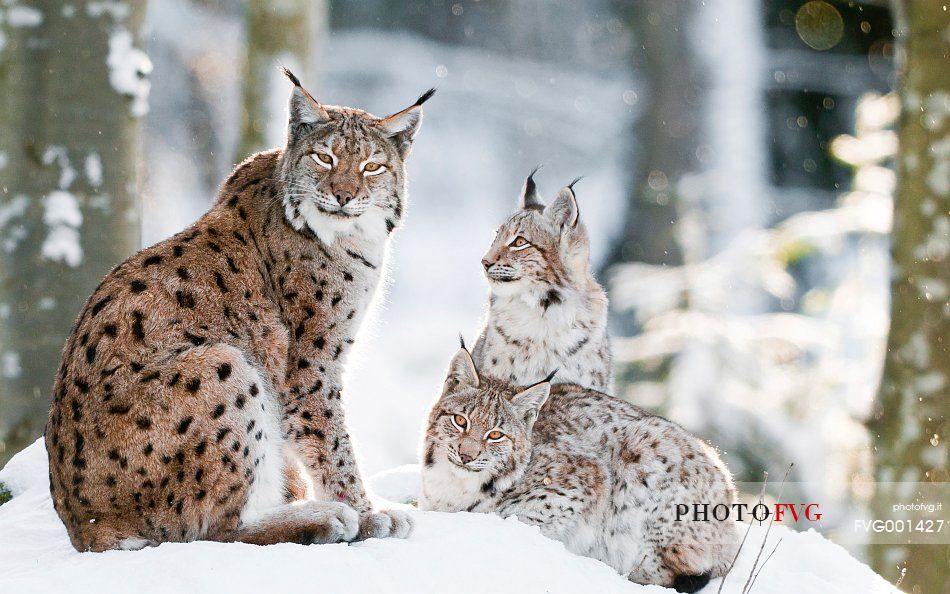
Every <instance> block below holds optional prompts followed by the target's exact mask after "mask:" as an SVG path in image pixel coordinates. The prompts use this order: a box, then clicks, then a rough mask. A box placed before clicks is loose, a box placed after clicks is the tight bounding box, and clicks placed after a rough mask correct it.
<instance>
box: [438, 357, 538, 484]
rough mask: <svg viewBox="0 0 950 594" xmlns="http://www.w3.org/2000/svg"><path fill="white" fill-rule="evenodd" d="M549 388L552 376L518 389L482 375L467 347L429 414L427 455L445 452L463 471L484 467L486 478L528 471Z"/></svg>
mask: <svg viewBox="0 0 950 594" xmlns="http://www.w3.org/2000/svg"><path fill="white" fill-rule="evenodd" d="M549 391H550V384H549V383H548V382H547V381H544V382H541V383H539V384H536V385H534V386H531V387H530V388H528V389H526V390H524V391H522V392H517V393H516V390H512V389H511V388H509V387H508V386H505V385H503V384H500V383H496V382H493V381H489V380H483V379H480V378H479V377H478V373H477V372H476V371H475V364H474V363H473V362H472V358H471V356H470V355H469V353H468V351H467V350H466V349H465V348H462V349H461V350H460V351H459V352H458V353H457V354H456V355H455V358H454V359H453V360H452V364H451V366H450V368H449V374H448V377H447V378H446V380H445V387H444V389H443V393H442V397H441V398H440V399H439V401H438V403H437V404H436V405H435V407H434V408H433V409H432V413H431V414H430V416H429V428H428V431H427V432H426V449H427V453H426V457H427V459H429V460H435V458H437V457H438V458H439V459H442V458H444V459H446V460H447V461H448V462H450V463H451V464H453V465H454V467H455V470H456V472H457V473H484V475H485V480H489V479H492V478H495V477H500V476H507V475H515V474H517V473H519V472H521V471H523V469H524V467H525V465H526V464H527V463H528V460H529V458H530V457H531V429H532V427H533V426H534V421H535V419H536V418H537V414H538V410H539V409H540V408H541V406H542V405H543V404H544V401H545V400H546V399H547V397H548V393H549ZM427 462H428V460H427Z"/></svg>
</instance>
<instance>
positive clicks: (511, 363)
mask: <svg viewBox="0 0 950 594" xmlns="http://www.w3.org/2000/svg"><path fill="white" fill-rule="evenodd" d="M533 176H534V173H532V174H531V175H529V176H528V178H527V179H526V180H525V183H524V188H523V190H522V192H521V198H520V200H519V203H518V211H517V212H515V214H514V215H512V216H511V218H509V219H508V220H507V221H506V222H505V223H504V224H503V225H502V226H501V227H500V228H499V229H498V234H497V235H496V236H495V240H494V242H492V245H491V248H490V249H489V250H488V253H487V254H485V258H484V259H482V265H483V266H484V267H485V275H486V276H487V277H488V283H489V285H490V286H491V299H490V302H489V308H488V321H487V323H486V324H485V328H484V329H483V330H482V333H481V335H480V336H479V337H478V340H477V341H476V342H475V348H474V350H473V351H472V355H473V356H474V357H475V362H476V363H477V364H478V368H479V369H480V370H481V371H482V372H483V373H485V374H487V375H490V376H492V377H497V378H499V379H503V380H505V381H508V382H511V383H513V384H516V385H524V384H528V383H530V382H532V381H535V380H536V379H537V378H539V377H544V375H545V374H547V373H548V372H549V371H551V370H552V369H555V368H557V369H558V370H559V371H558V377H559V378H560V379H562V380H563V381H565V382H571V383H575V384H578V385H581V386H584V387H588V388H592V389H594V390H601V391H603V392H610V391H611V387H612V384H613V381H612V374H611V372H610V343H609V342H608V339H607V295H606V293H604V290H603V288H601V286H600V285H599V284H597V281H596V280H594V276H593V275H592V274H591V271H590V242H589V241H588V238H587V230H586V229H585V228H584V225H583V223H581V222H580V220H579V216H578V214H579V213H578V210H577V200H576V198H575V196H574V190H573V188H572V187H571V186H568V187H566V188H564V189H562V190H561V191H560V192H558V195H557V197H556V198H555V199H554V201H553V202H552V203H551V204H550V205H548V206H547V207H545V206H544V205H543V204H541V201H540V200H539V199H538V194H537V189H536V187H535V183H534V178H533ZM572 185H573V184H572Z"/></svg>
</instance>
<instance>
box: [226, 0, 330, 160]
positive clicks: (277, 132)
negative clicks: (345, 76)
mask: <svg viewBox="0 0 950 594" xmlns="http://www.w3.org/2000/svg"><path fill="white" fill-rule="evenodd" d="M326 23H327V5H326V2H324V1H323V0H250V2H249V3H248V7H247V57H246V61H245V65H244V68H245V70H244V91H243V92H244V99H243V103H244V106H243V114H242V124H241V141H240V143H239V146H238V154H237V155H236V157H237V158H236V160H237V161H240V160H242V159H244V158H245V157H247V156H248V155H250V154H251V153H254V152H256V151H260V150H264V149H267V148H271V147H273V146H277V144H278V143H279V142H280V140H282V138H283V133H284V130H283V128H279V129H274V130H270V129H268V126H269V125H273V124H274V123H276V122H280V123H282V122H284V121H285V118H284V117H283V116H282V114H283V111H284V110H285V109H286V107H285V102H286V98H287V93H288V92H289V91H288V88H287V86H286V85H287V83H286V82H284V78H283V76H282V75H281V74H280V72H279V71H278V66H286V67H287V68H290V69H291V70H292V71H294V73H295V74H296V75H297V76H298V77H300V78H301V81H302V82H303V84H304V86H306V87H307V88H308V89H309V90H310V91H311V92H313V93H317V88H316V85H315V84H314V81H313V80H310V79H311V77H312V75H313V70H314V68H313V65H314V63H315V62H316V59H315V58H316V49H317V47H318V41H319V39H320V37H321V36H322V35H323V32H324V30H325V29H326ZM278 81H280V82H283V84H282V85H281V86H279V88H280V93H274V90H275V89H276V88H278V84H277V83H278ZM316 97H317V99H318V100H319V97H320V96H319V94H316ZM277 114H281V117H276V115H277Z"/></svg>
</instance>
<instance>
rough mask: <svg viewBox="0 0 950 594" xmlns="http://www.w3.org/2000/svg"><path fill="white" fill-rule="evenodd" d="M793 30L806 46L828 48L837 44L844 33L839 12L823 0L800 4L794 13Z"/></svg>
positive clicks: (819, 48) (842, 21)
mask: <svg viewBox="0 0 950 594" xmlns="http://www.w3.org/2000/svg"><path fill="white" fill-rule="evenodd" d="M795 32H796V33H798V36H799V37H800V38H801V40H802V41H804V42H805V44H806V45H808V47H810V48H812V49H816V50H828V49H831V48H833V47H834V46H836V45H838V42H839V41H841V37H842V36H843V35H844V20H843V19H842V18H841V13H839V12H838V9H836V8H835V7H834V6H832V5H831V4H828V3H827V2H825V1H824V0H811V1H810V2H806V3H805V4H802V6H801V7H800V8H799V9H798V12H796V13H795Z"/></svg>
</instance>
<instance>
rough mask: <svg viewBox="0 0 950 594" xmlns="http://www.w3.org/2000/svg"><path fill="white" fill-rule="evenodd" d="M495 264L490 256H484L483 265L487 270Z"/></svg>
mask: <svg viewBox="0 0 950 594" xmlns="http://www.w3.org/2000/svg"><path fill="white" fill-rule="evenodd" d="M493 264H494V262H492V261H491V260H489V259H488V258H482V266H484V267H485V270H486V271H487V270H488V269H489V268H491V267H492V265H493Z"/></svg>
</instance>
